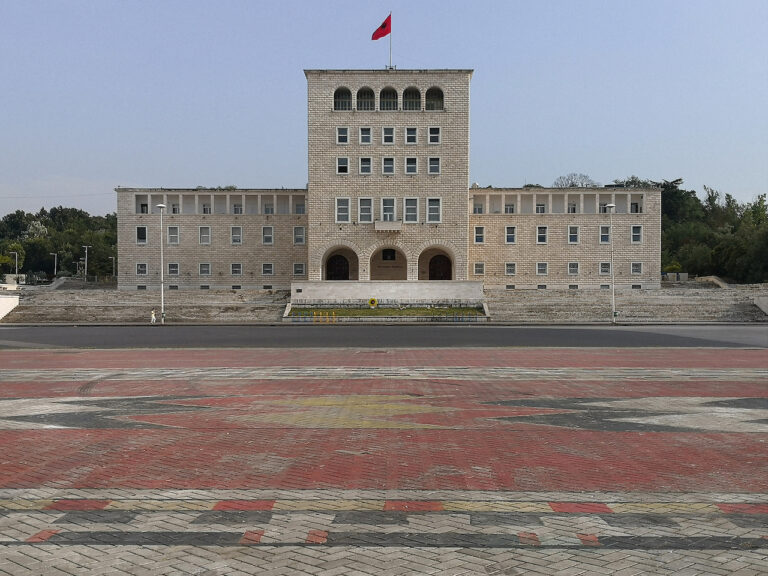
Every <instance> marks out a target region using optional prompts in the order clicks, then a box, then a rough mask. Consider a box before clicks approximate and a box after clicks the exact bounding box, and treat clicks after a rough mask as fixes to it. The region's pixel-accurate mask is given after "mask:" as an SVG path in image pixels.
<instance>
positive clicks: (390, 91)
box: [379, 88, 397, 110]
mask: <svg viewBox="0 0 768 576" xmlns="http://www.w3.org/2000/svg"><path fill="white" fill-rule="evenodd" d="M379 110H397V90H395V89H394V88H384V90H382V91H381V94H379Z"/></svg>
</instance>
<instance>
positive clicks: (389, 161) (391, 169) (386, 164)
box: [381, 158, 395, 174]
mask: <svg viewBox="0 0 768 576" xmlns="http://www.w3.org/2000/svg"><path fill="white" fill-rule="evenodd" d="M381 173H382V174H394V173H395V159H394V158H382V159H381Z"/></svg>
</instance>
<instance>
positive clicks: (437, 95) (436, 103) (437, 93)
mask: <svg viewBox="0 0 768 576" xmlns="http://www.w3.org/2000/svg"><path fill="white" fill-rule="evenodd" d="M426 108H427V110H442V109H443V91H442V90H440V88H430V89H429V90H427V94H426Z"/></svg>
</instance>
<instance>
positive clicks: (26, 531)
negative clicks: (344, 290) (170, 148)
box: [0, 348, 768, 576]
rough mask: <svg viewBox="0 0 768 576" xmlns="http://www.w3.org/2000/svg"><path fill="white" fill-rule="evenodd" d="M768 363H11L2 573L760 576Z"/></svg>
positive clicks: (130, 359) (59, 357)
mask: <svg viewBox="0 0 768 576" xmlns="http://www.w3.org/2000/svg"><path fill="white" fill-rule="evenodd" d="M766 573H768V350H765V349H763V350H757V349H753V350H739V349H736V350H734V349H731V350H724V349H706V350H705V349H693V348H686V349H612V350H606V349H542V348H538V349H536V348H528V349H522V348H508V349H503V348H475V349H467V348H461V349H459V348H455V349H398V350H384V349H349V348H347V349H339V348H336V349H301V350H277V349H236V350H235V349H224V350H207V349H198V350H109V351H107V350H41V349H38V350H3V351H0V574H13V575H16V574H46V575H47V574H73V575H80V574H198V575H209V576H210V575H219V574H221V575H224V574H371V575H373V574H376V575H388V574H441V575H442V574H450V575H471V574H480V575H490V574H499V575H502V574H504V575H508V574H621V575H625V574H684V575H688V574H766Z"/></svg>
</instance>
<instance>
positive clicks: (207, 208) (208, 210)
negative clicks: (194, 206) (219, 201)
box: [203, 204, 211, 214]
mask: <svg viewBox="0 0 768 576" xmlns="http://www.w3.org/2000/svg"><path fill="white" fill-rule="evenodd" d="M210 213H211V205H210V204H203V214H210Z"/></svg>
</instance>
